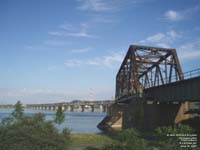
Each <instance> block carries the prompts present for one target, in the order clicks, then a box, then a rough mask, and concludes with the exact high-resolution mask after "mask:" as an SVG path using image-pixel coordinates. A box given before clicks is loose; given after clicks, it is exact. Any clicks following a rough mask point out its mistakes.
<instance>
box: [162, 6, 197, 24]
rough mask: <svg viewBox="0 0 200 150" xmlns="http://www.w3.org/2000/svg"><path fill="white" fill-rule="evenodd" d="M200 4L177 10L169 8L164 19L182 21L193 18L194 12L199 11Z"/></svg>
mask: <svg viewBox="0 0 200 150" xmlns="http://www.w3.org/2000/svg"><path fill="white" fill-rule="evenodd" d="M199 10H200V5H196V6H195V7H192V8H188V9H184V10H180V11H176V10H168V11H166V12H165V13H164V15H163V19H165V20H168V21H180V20H185V19H189V18H191V17H192V16H193V15H194V14H196V13H197V12H199Z"/></svg>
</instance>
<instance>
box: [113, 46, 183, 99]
mask: <svg viewBox="0 0 200 150" xmlns="http://www.w3.org/2000/svg"><path fill="white" fill-rule="evenodd" d="M180 80H183V73H182V69H181V66H180V63H179V59H178V56H177V53H176V50H175V49H168V48H159V47H148V46H139V45H131V46H130V47H129V49H128V52H127V54H126V56H125V59H124V60H123V62H122V64H121V67H120V69H119V71H118V73H117V76H116V95H115V98H116V100H119V99H121V98H125V97H129V96H133V95H136V96H137V95H140V94H141V93H142V91H143V90H144V89H147V88H151V87H156V86H159V85H163V84H167V83H171V82H176V81H180Z"/></svg>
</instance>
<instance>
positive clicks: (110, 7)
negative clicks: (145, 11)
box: [77, 0, 145, 13]
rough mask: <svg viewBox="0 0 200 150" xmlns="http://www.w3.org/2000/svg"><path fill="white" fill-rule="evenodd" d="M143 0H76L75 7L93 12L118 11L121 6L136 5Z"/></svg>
mask: <svg viewBox="0 0 200 150" xmlns="http://www.w3.org/2000/svg"><path fill="white" fill-rule="evenodd" d="M144 1H145V0H123V1H122V0H112V1H109V0H77V2H78V7H77V9H79V10H82V11H93V12H98V13H100V12H110V11H112V12H113V11H119V10H121V9H122V8H126V7H130V6H136V5H138V4H140V3H142V2H144Z"/></svg>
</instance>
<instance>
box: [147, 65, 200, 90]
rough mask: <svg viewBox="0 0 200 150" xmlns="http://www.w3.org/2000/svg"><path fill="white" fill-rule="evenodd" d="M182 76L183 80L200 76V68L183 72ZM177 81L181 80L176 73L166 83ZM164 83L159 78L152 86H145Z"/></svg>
mask: <svg viewBox="0 0 200 150" xmlns="http://www.w3.org/2000/svg"><path fill="white" fill-rule="evenodd" d="M181 76H182V77H183V80H186V79H190V78H195V77H198V76H200V68H198V69H194V70H191V71H187V72H184V73H182V74H181ZM176 81H179V79H178V78H177V76H176V75H174V76H172V77H171V79H170V81H169V79H167V80H165V81H164V84H168V83H173V82H176ZM164 84H162V80H161V79H159V81H157V82H156V83H155V84H154V85H153V84H152V85H150V86H147V87H145V89H147V88H151V87H155V86H160V85H164Z"/></svg>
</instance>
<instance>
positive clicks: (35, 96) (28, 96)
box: [0, 88, 85, 104]
mask: <svg viewBox="0 0 200 150" xmlns="http://www.w3.org/2000/svg"><path fill="white" fill-rule="evenodd" d="M77 93H78V94H77ZM84 95H85V91H84V90H80V89H75V90H73V91H70V90H69V89H68V90H64V89H63V90H52V89H28V88H0V104H15V103H16V102H17V100H20V101H22V103H24V104H31V103H32V104H33V103H34V104H37V103H55V102H63V101H65V102H66V101H69V100H70V101H71V100H73V99H74V98H75V99H77V98H81V97H83V96H84Z"/></svg>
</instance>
